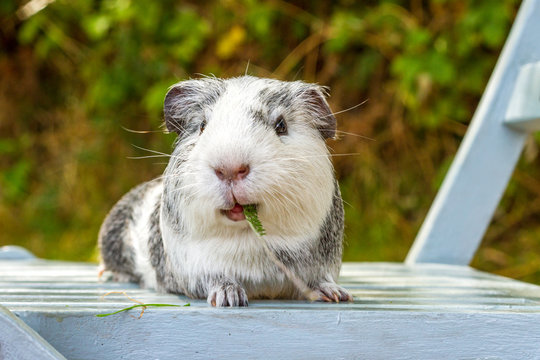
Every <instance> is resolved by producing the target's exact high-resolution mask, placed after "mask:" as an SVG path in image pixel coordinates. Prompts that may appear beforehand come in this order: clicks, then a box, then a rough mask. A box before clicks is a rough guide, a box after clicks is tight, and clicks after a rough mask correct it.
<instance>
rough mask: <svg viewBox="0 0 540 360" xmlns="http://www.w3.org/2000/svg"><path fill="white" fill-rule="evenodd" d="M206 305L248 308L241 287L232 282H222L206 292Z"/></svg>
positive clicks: (244, 293)
mask: <svg viewBox="0 0 540 360" xmlns="http://www.w3.org/2000/svg"><path fill="white" fill-rule="evenodd" d="M207 301H208V303H209V304H210V305H212V306H216V307H224V306H248V297H247V295H246V291H245V290H244V288H243V287H242V286H240V285H239V284H236V283H234V282H229V281H227V282H223V283H220V284H217V285H215V286H213V287H212V288H211V289H210V291H209V292H208V299H207Z"/></svg>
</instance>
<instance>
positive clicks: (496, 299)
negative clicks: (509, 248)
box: [0, 260, 540, 359]
mask: <svg viewBox="0 0 540 360" xmlns="http://www.w3.org/2000/svg"><path fill="white" fill-rule="evenodd" d="M341 283H342V284H343V285H344V286H346V287H347V288H348V289H349V290H350V291H351V293H352V294H353V296H354V298H355V301H354V303H346V304H324V303H308V302H305V301H269V300H264V301H263V300H259V301H257V300H251V301H250V306H249V308H243V309H214V308H211V307H209V306H208V305H207V304H206V302H205V301H202V300H195V301H194V300H191V299H187V298H185V297H183V296H175V295H167V294H156V293H155V292H153V291H148V290H142V289H139V288H137V286H135V285H133V284H119V283H102V282H99V281H98V280H97V268H96V266H95V265H93V264H80V263H66V262H57V261H44V260H28V261H0V304H2V305H3V306H5V307H6V308H8V309H9V310H11V311H12V312H13V313H15V314H16V315H17V316H18V317H19V318H20V319H22V320H23V321H24V322H25V323H27V324H28V325H29V326H30V327H31V328H33V329H34V330H35V331H36V332H37V333H39V334H40V335H41V336H42V337H43V338H45V339H46V340H47V341H49V342H50V343H51V344H52V345H53V346H54V347H55V348H56V349H57V350H58V351H60V353H62V354H63V355H64V356H66V357H67V358H68V359H96V358H99V359H109V358H110V359H113V358H114V359H119V358H120V359H122V358H129V359H150V358H153V359H168V358H177V357H178V356H180V355H182V356H185V357H186V358H201V359H204V358H229V357H235V358H265V359H268V358H331V359H338V358H368V359H388V358H393V359H422V358H425V359H430V358H431V359H433V358H438V359H459V358H463V359H485V358H490V359H523V358H528V359H535V358H536V359H540V346H539V345H538V344H540V287H537V286H534V285H530V284H525V283H522V282H517V281H513V280H509V279H506V278H502V277H497V276H493V275H490V274H486V273H482V272H479V271H475V270H473V269H471V268H469V267H462V266H452V265H434V264H422V265H416V266H407V265H404V264H393V263H346V264H344V266H343V271H342V276H341ZM112 290H114V291H124V290H125V291H127V293H128V294H129V295H130V296H131V297H133V298H135V299H137V300H139V301H142V302H145V303H170V304H179V305H183V304H185V303H188V302H189V303H190V304H191V306H189V307H176V308H148V309H147V310H146V312H145V314H144V315H143V316H142V318H140V319H136V318H134V317H132V316H135V317H137V316H138V315H139V311H136V310H132V311H130V313H129V314H128V313H121V314H118V315H114V316H110V317H106V318H98V317H95V316H94V315H96V314H100V313H107V312H110V311H113V310H118V309H121V308H124V307H127V306H130V305H133V302H131V301H130V300H128V299H127V298H125V297H124V296H123V295H120V294H112V295H110V296H107V297H105V298H103V297H102V295H103V294H105V293H107V292H108V291H112Z"/></svg>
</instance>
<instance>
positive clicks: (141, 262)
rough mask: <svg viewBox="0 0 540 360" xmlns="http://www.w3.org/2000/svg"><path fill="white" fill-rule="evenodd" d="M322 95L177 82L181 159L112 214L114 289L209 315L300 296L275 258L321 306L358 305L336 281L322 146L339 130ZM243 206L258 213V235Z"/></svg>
mask: <svg viewBox="0 0 540 360" xmlns="http://www.w3.org/2000/svg"><path fill="white" fill-rule="evenodd" d="M325 96H326V92H325V89H324V88H322V87H320V86H319V85H314V84H308V83H305V82H302V81H294V82H284V81H278V80H271V79H260V78H256V77H252V76H242V77H238V78H232V79H219V78H201V79H195V80H186V81H182V82H179V83H177V84H175V85H173V86H172V87H171V88H170V89H169V92H168V93H167V95H166V97H165V101H164V119H165V125H166V127H167V129H168V130H169V131H170V132H175V133H177V134H178V137H177V140H176V142H175V145H174V150H173V151H172V154H171V155H170V159H169V162H168V165H167V167H166V170H165V172H164V174H163V175H162V176H161V177H159V178H157V179H155V180H152V181H149V182H147V183H144V184H141V185H139V186H138V187H136V188H134V189H132V190H131V191H130V192H128V193H127V194H126V195H125V196H124V197H123V198H122V199H121V200H120V201H119V202H118V203H117V204H116V205H115V206H114V207H113V208H112V210H111V211H110V212H109V214H108V215H107V217H106V219H105V221H104V222H103V225H102V226H101V229H100V232H99V240H98V242H99V246H100V250H101V258H102V268H103V269H105V270H108V271H110V272H111V273H112V274H113V278H114V279H115V280H116V281H132V282H137V283H139V284H140V286H141V287H144V288H153V289H156V290H157V291H160V292H169V293H175V294H183V295H187V296H188V297H191V298H197V299H204V298H206V299H207V301H208V303H209V304H211V305H213V306H247V305H248V299H305V297H306V295H305V292H303V291H301V289H299V287H298V286H297V284H296V283H295V282H294V281H292V280H291V278H290V276H287V274H286V273H285V272H284V271H283V270H282V268H280V266H279V264H276V262H275V261H273V258H274V259H278V260H279V262H280V263H281V264H282V265H283V266H285V267H286V268H287V269H288V270H290V272H291V273H293V274H294V275H295V276H296V277H297V278H298V279H300V281H302V282H303V284H305V285H306V287H307V288H309V289H310V291H312V293H314V294H316V295H317V298H318V300H322V301H332V302H339V301H351V300H352V297H351V295H350V294H349V293H348V292H347V290H345V289H344V288H343V287H341V286H339V285H338V284H336V280H337V278H338V275H339V271H340V267H341V256H342V250H343V245H342V243H343V220H344V213H343V202H342V199H341V194H340V191H339V186H338V183H337V181H336V178H335V176H334V169H333V166H332V163H331V160H330V154H329V152H328V149H327V147H326V143H325V140H326V139H328V138H333V137H334V136H335V133H336V119H335V117H334V115H333V114H332V111H331V110H330V108H329V106H328V103H327V101H326V99H325ZM245 205H255V206H256V209H257V213H258V217H259V219H260V222H261V223H262V224H263V226H264V229H265V231H266V234H265V236H264V237H263V238H260V237H258V236H257V235H256V233H255V232H254V231H253V230H252V229H251V228H250V225H249V223H248V221H247V220H246V217H245V215H244V212H243V210H244V209H243V206H245ZM261 241H264V242H265V244H263V243H261ZM269 251H270V252H271V254H269Z"/></svg>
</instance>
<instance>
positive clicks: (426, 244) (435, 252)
mask: <svg viewBox="0 0 540 360" xmlns="http://www.w3.org/2000/svg"><path fill="white" fill-rule="evenodd" d="M462 76H467V74H466V73H464V74H462ZM534 130H540V0H525V1H523V3H522V5H521V8H520V10H519V13H518V15H517V17H516V20H515V22H514V25H513V27H512V30H511V31H510V35H509V36H508V39H507V41H506V44H505V45H504V48H503V50H502V52H501V55H500V57H499V60H498V62H497V65H496V66H495V69H494V71H493V74H492V75H491V78H490V80H489V83H488V85H487V87H486V90H485V91H484V95H483V96H482V99H481V100H480V103H479V105H478V108H477V109H476V112H475V114H474V116H473V119H472V121H471V124H470V127H469V129H468V130H467V134H466V135H465V137H464V139H463V142H462V144H461V146H460V148H459V150H458V153H457V155H456V157H455V159H454V161H453V163H452V166H451V167H450V170H449V171H448V173H447V175H446V177H445V179H444V182H443V184H442V186H441V188H440V190H439V192H438V194H437V196H436V198H435V201H434V202H433V205H432V206H431V209H430V210H429V213H428V215H427V217H426V219H425V221H424V223H423V225H422V227H421V229H420V231H419V233H418V236H417V237H416V240H415V242H414V244H413V246H412V248H411V250H410V251H409V254H408V256H407V259H406V262H407V263H410V264H412V263H427V262H432V263H444V264H459V265H467V264H469V262H470V261H471V260H472V258H473V256H474V254H475V252H476V250H477V249H478V246H479V245H480V242H481V240H482V237H483V236H484V233H485V231H486V229H487V227H488V225H489V223H490V221H491V218H492V216H493V213H494V211H495V209H496V207H497V205H498V204H499V201H500V199H501V197H502V194H503V192H504V190H505V189H506V186H507V184H508V181H509V179H510V176H511V175H512V172H513V170H514V167H515V165H516V163H517V161H518V159H519V156H520V154H521V151H522V149H523V146H524V144H525V140H526V138H527V135H528V133H529V132H531V131H534Z"/></svg>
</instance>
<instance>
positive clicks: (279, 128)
mask: <svg viewBox="0 0 540 360" xmlns="http://www.w3.org/2000/svg"><path fill="white" fill-rule="evenodd" d="M274 129H275V130H276V134H278V135H287V123H286V122H285V119H284V118H283V116H282V115H280V116H279V117H278V118H277V119H276V122H275V125H274Z"/></svg>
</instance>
